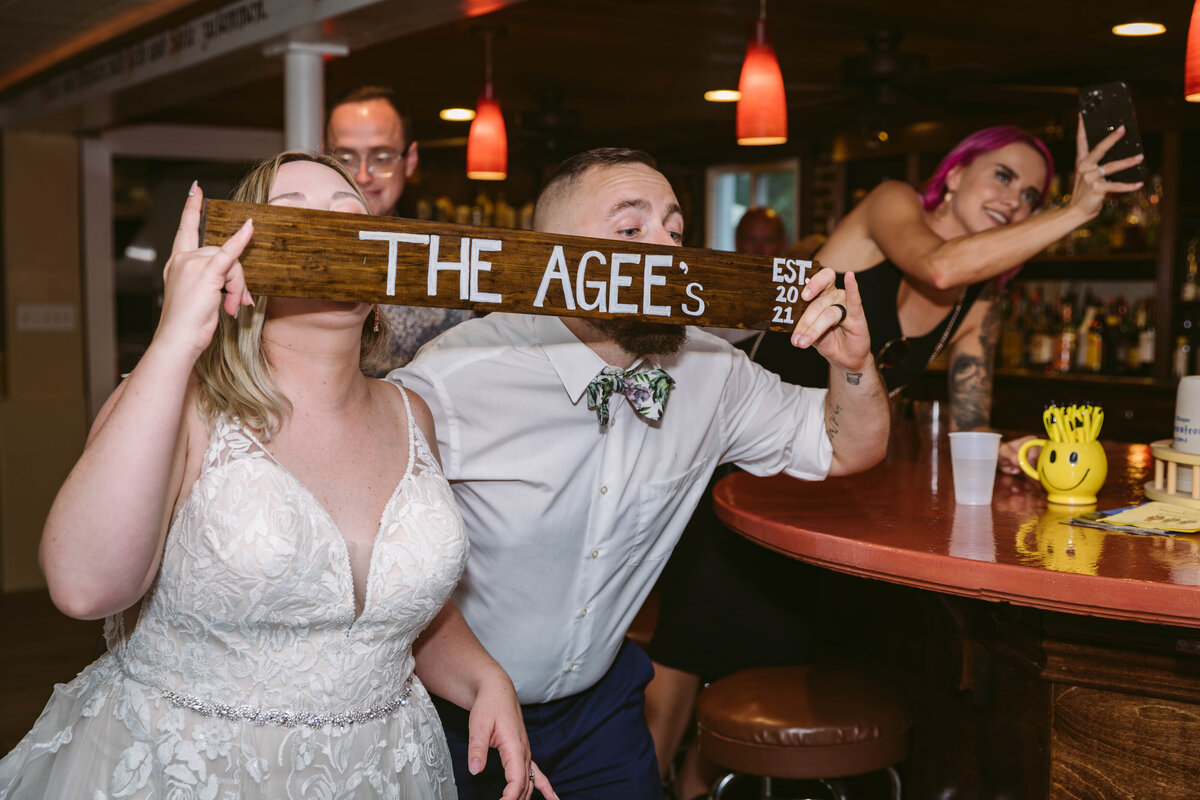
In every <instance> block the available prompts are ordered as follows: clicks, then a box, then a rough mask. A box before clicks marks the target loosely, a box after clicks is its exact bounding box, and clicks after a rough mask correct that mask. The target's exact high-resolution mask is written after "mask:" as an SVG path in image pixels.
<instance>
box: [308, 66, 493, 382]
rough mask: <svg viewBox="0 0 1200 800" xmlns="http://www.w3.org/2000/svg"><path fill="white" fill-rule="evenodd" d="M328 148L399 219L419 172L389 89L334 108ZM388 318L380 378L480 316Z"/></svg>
mask: <svg viewBox="0 0 1200 800" xmlns="http://www.w3.org/2000/svg"><path fill="white" fill-rule="evenodd" d="M325 147H326V149H327V150H328V151H329V153H330V154H331V155H332V156H333V157H334V158H336V159H337V160H338V161H340V162H341V163H342V166H344V167H345V168H346V170H347V171H348V172H350V174H351V175H353V176H354V180H355V182H356V183H357V184H358V187H359V188H360V189H362V193H363V195H364V196H365V197H366V198H367V208H368V210H369V211H370V212H371V213H372V214H376V215H378V216H388V217H390V216H395V214H396V204H397V203H398V202H399V200H400V195H401V194H403V192H404V185H405V183H406V182H407V181H408V179H409V178H411V177H412V174H413V171H414V170H416V168H417V142H416V141H414V140H413V138H412V120H411V119H410V118H409V116H408V114H407V113H406V112H405V111H404V108H403V105H402V104H401V103H400V101H399V100H398V99H397V98H396V96H395V92H394V91H393V90H392V89H391V88H390V87H388V86H360V87H357V88H354V89H351V90H350V91H348V92H345V93H344V94H342V95H341V96H340V97H339V98H338V99H337V101H335V102H334V104H333V105H332V106H331V107H330V110H329V120H328V123H327V124H326V126H325ZM379 310H380V311H381V312H382V313H383V315H384V316H385V317H387V322H388V329H389V331H390V335H391V341H392V347H391V355H390V357H389V359H388V365H387V368H386V369H384V370H383V371H382V372H381V373H380V375H384V374H387V372H388V371H389V370H391V369H394V368H395V367H401V366H404V365H405V364H407V363H408V361H409V359H411V358H412V357H413V355H414V354H415V353H416V352H417V350H418V349H419V348H420V347H421V345H423V344H424V343H425V342H427V341H428V340H430V339H432V338H433V337H434V336H436V335H438V334H439V333H441V332H442V331H444V330H446V329H447V328H451V327H453V326H455V325H457V324H458V323H460V322H462V321H463V320H465V319H470V318H471V317H473V316H475V314H474V312H472V311H468V310H461V309H446V308H417V307H413V306H380V307H379Z"/></svg>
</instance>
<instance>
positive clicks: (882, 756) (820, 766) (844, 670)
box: [696, 660, 911, 800]
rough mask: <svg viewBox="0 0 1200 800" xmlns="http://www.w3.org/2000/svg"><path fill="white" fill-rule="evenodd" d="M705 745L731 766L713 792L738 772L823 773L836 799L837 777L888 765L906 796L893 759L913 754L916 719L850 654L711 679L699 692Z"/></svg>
mask: <svg viewBox="0 0 1200 800" xmlns="http://www.w3.org/2000/svg"><path fill="white" fill-rule="evenodd" d="M696 724H697V735H698V736H699V741H700V752H701V753H703V754H704V755H705V756H706V757H707V758H709V759H710V760H712V761H714V762H715V763H717V764H718V765H720V766H722V767H724V768H725V769H728V770H730V771H731V772H730V774H728V775H726V776H725V777H723V778H721V779H720V780H719V781H718V782H717V783H716V785H715V786H714V787H713V793H712V796H713V800H720V798H721V795H722V793H723V792H724V791H725V789H726V788H727V787H728V785H729V783H730V782H731V781H732V780H733V779H734V778H735V777H736V775H737V774H738V773H747V774H750V775H757V776H759V777H760V778H761V779H762V784H763V796H764V797H771V779H772V778H787V779H803V780H817V781H820V782H821V783H822V784H824V785H825V786H826V787H827V788H828V789H829V790H830V791H831V792H832V793H833V795H834V797H835V798H838V800H842V798H844V795H843V793H842V790H841V788H840V787H839V786H838V785H837V784H836V783H835V782H833V781H832V780H830V779H833V778H843V777H849V776H851V775H862V774H865V773H868V772H875V771H877V770H887V773H888V776H889V778H890V780H891V786H892V796H893V797H894V798H896V800H899V798H900V775H899V773H897V772H896V769H895V765H896V764H898V763H900V762H901V761H903V760H904V758H905V757H906V756H907V754H908V732H909V728H910V726H911V720H910V717H909V713H908V704H907V702H906V701H905V699H904V697H903V696H902V695H901V694H900V693H899V692H898V691H896V690H895V689H893V688H891V687H890V686H888V685H887V684H886V683H885V682H884V681H883V680H881V679H880V678H879V677H878V676H877V675H876V674H875V673H873V672H869V671H867V670H865V669H863V668H861V667H859V666H856V665H854V664H853V663H852V662H844V661H840V660H828V661H822V662H820V663H816V664H806V665H803V666H794V667H763V668H756V669H746V670H742V671H741V672H737V673H734V674H733V675H730V676H728V677H725V678H721V679H720V680H717V681H714V682H713V683H711V684H709V685H708V687H707V688H705V689H704V690H703V691H701V692H700V696H699V698H697V700H696Z"/></svg>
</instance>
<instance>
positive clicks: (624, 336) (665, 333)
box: [587, 319, 687, 356]
mask: <svg viewBox="0 0 1200 800" xmlns="http://www.w3.org/2000/svg"><path fill="white" fill-rule="evenodd" d="M587 322H588V324H589V325H591V326H592V327H593V328H595V329H596V330H598V331H600V332H601V333H603V334H604V335H605V336H607V337H608V338H609V339H611V340H612V341H613V342H615V343H616V344H617V345H618V346H619V347H620V348H621V349H622V350H625V351H626V352H627V353H633V354H634V355H638V356H648V355H656V356H669V355H673V354H675V353H677V352H679V349H680V348H681V347H683V344H684V342H686V341H687V328H686V327H685V326H683V325H670V324H667V323H663V322H641V321H640V320H633V319H588V320H587Z"/></svg>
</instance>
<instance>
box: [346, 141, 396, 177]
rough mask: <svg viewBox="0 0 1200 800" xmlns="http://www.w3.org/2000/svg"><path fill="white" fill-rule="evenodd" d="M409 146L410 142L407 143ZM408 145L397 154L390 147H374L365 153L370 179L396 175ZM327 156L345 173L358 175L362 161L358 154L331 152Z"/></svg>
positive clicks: (347, 151) (349, 151)
mask: <svg viewBox="0 0 1200 800" xmlns="http://www.w3.org/2000/svg"><path fill="white" fill-rule="evenodd" d="M409 144H411V142H410V143H409ZM408 148H409V145H407V144H406V145H404V149H403V150H401V151H399V152H397V151H395V150H393V149H392V148H390V147H375V148H372V149H371V150H369V151H367V158H366V165H367V174H368V175H370V176H371V177H372V178H390V177H392V176H393V175H395V174H396V170H397V169H399V168H400V162H401V161H403V160H404V157H405V156H406V155H408ZM329 155H331V156H333V157H334V158H335V159H337V161H338V163H340V164H341V165H342V166H343V167H345V168H346V171H347V172H349V173H350V174H351V175H357V174H358V167H359V164H360V163H362V161H363V160H362V159H361V158H359V155H358V153H356V152H354V151H353V150H341V149H338V150H331V151H330V153H329Z"/></svg>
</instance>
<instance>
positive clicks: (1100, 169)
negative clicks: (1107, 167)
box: [1096, 166, 1107, 178]
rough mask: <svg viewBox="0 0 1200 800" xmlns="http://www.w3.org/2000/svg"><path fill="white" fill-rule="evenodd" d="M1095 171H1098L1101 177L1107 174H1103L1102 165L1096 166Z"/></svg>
mask: <svg viewBox="0 0 1200 800" xmlns="http://www.w3.org/2000/svg"><path fill="white" fill-rule="evenodd" d="M1096 172H1099V173H1100V177H1101V178H1104V177H1107V176H1106V175H1105V173H1104V167H1103V166H1098V167H1096Z"/></svg>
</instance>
